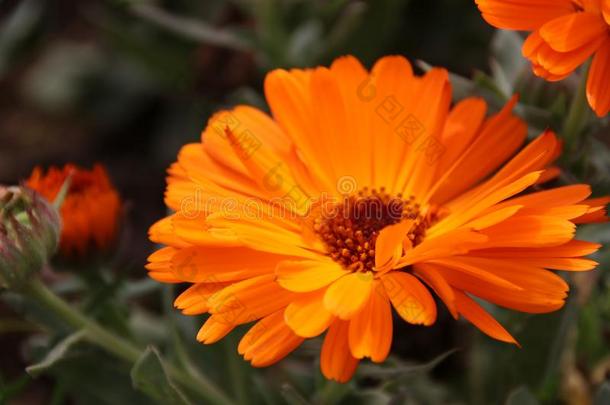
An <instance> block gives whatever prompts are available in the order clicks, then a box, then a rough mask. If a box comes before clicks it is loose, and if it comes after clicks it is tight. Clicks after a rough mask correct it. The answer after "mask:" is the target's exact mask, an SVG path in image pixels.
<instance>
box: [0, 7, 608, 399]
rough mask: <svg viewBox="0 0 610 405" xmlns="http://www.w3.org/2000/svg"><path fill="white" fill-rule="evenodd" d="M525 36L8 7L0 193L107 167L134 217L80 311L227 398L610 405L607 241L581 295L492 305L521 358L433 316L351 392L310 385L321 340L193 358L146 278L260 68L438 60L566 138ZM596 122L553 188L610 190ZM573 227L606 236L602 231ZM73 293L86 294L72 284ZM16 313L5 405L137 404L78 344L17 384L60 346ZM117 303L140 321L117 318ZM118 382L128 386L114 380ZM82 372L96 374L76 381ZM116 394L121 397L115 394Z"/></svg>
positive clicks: (536, 127)
mask: <svg viewBox="0 0 610 405" xmlns="http://www.w3.org/2000/svg"><path fill="white" fill-rule="evenodd" d="M521 42H522V38H521V37H520V36H519V35H518V34H514V33H496V32H495V31H494V29H493V28H491V27H490V26H488V25H487V24H486V23H485V22H484V21H483V19H482V18H481V16H480V14H479V12H478V10H477V8H476V6H475V5H474V2H473V1H470V0H468V1H455V0H438V1H423V0H411V1H409V0H377V1H360V0H326V1H323V0H224V1H221V0H206V1H186V0H171V1H169V0H167V1H142V0H134V1H129V0H107V1H100V0H98V1H96V0H82V1H79V2H74V1H66V0H55V1H44V0H0V184H15V183H18V182H20V181H22V180H23V179H25V178H27V177H28V176H29V174H30V173H31V171H32V169H33V167H34V166H37V165H41V166H43V167H47V166H49V165H63V164H64V163H67V162H74V163H77V164H80V165H83V166H86V167H90V166H91V165H92V164H93V163H95V162H101V163H103V164H104V165H105V166H106V167H107V168H108V171H109V173H110V176H111V178H112V180H113V182H114V183H115V185H116V187H117V188H118V189H119V191H120V193H121V195H122V198H123V199H124V201H125V202H126V204H127V211H126V214H125V229H124V235H123V236H122V240H121V246H120V249H119V250H120V251H119V253H118V254H117V256H118V258H115V259H116V260H114V263H120V265H117V266H114V267H113V268H112V269H110V270H109V272H108V273H109V275H108V276H107V277H106V278H102V279H101V280H97V279H96V280H95V282H96V283H99V285H98V287H99V288H100V291H98V293H99V295H98V296H96V299H95V300H93V301H92V302H90V303H89V304H88V305H90V307H91V308H92V311H94V310H95V311H98V312H100V314H101V315H100V319H106V321H107V322H109V324H112V325H114V324H113V322H115V321H116V322H118V323H117V325H119V326H116V327H117V328H120V327H123V326H120V325H123V323H124V327H125V328H131V329H130V330H140V331H142V330H144V332H142V333H148V334H149V336H153V340H154V341H156V342H158V344H159V345H160V346H162V345H163V344H164V343H167V342H168V341H171V340H172V339H178V338H180V339H182V340H183V341H184V342H186V343H185V345H187V346H188V348H187V349H185V350H188V351H190V353H195V354H191V356H194V357H193V358H196V359H200V360H199V361H197V364H196V365H197V366H198V367H201V368H203V369H204V370H205V369H206V368H208V369H209V368H210V367H209V366H208V365H209V364H220V365H219V366H214V367H212V368H214V369H215V370H212V374H213V378H215V380H216V381H217V382H218V383H219V384H220V385H223V386H225V387H227V390H228V392H232V390H234V389H237V388H235V387H236V386H239V384H237V383H236V380H235V379H234V378H238V379H241V380H240V381H246V383H244V385H247V386H248V387H247V388H243V387H242V388H243V389H245V391H243V393H241V394H239V393H238V394H236V395H245V396H244V398H249V399H250V400H251V402H252V403H285V402H291V401H297V402H294V403H299V402H298V401H300V400H301V399H303V400H305V401H306V402H309V401H312V402H316V401H317V402H318V403H335V402H341V401H343V402H345V403H353V401H356V400H358V401H362V402H363V403H380V404H381V403H397V404H398V403H452V404H453V403H456V404H457V403H473V404H487V403H505V402H510V403H515V404H517V403H519V404H529V403H537V401H539V402H540V403H545V404H552V403H573V404H589V403H593V402H595V401H598V403H599V404H602V403H603V404H609V403H610V389H608V388H607V387H606V388H604V385H603V383H604V381H605V380H606V379H607V378H608V377H609V374H610V357H609V356H610V295H608V291H609V290H610V276H609V275H608V272H607V264H608V263H609V261H610V254H609V252H608V249H607V248H606V249H604V250H602V251H601V253H599V254H598V256H597V259H598V260H600V261H601V262H602V265H601V266H600V268H599V270H598V271H597V272H594V273H591V274H582V275H578V277H576V278H574V279H572V280H570V281H571V284H572V285H573V289H574V291H573V294H572V296H571V299H570V301H569V302H568V304H567V305H566V308H565V309H564V310H563V311H561V312H558V313H555V314H550V315H537V316H528V315H523V314H511V313H508V312H504V311H497V312H496V313H495V314H497V316H498V317H499V319H500V320H502V321H503V322H504V324H505V325H506V326H507V328H508V329H509V330H510V331H511V332H513V333H514V334H515V335H516V337H517V339H518V340H519V341H520V342H521V344H522V345H523V348H522V349H518V348H514V347H510V346H508V345H504V344H501V343H497V342H494V341H491V340H490V339H488V338H487V337H485V336H482V335H481V334H480V333H479V332H478V331H476V330H475V329H474V328H472V327H470V326H468V325H465V324H463V323H461V322H459V323H458V322H454V321H453V320H452V319H450V317H449V316H448V314H447V313H446V311H445V310H444V308H443V309H442V310H441V313H440V319H439V322H438V324H437V325H436V326H435V327H434V328H429V329H422V328H416V327H408V326H407V325H405V324H404V323H402V322H399V323H397V324H400V325H401V326H400V327H398V328H397V330H396V332H395V339H394V347H393V349H392V352H393V353H394V358H393V359H392V360H391V361H390V362H389V366H388V367H385V368H379V367H372V366H371V367H368V368H367V367H363V370H362V371H361V374H360V378H359V379H358V382H352V383H350V384H348V385H347V386H342V387H340V388H337V387H334V386H332V385H328V384H326V383H324V382H323V381H322V380H321V378H320V376H319V372H318V370H317V364H316V363H315V361H314V360H313V358H314V357H315V356H314V355H313V353H315V350H316V349H315V345H316V343H315V342H313V343H312V344H311V345H309V346H307V345H306V347H305V348H304V349H302V350H300V351H299V352H298V353H297V354H296V355H294V356H291V359H289V360H286V361H284V362H283V363H282V365H281V366H278V367H276V368H272V369H271V370H267V371H253V370H250V369H249V366H247V365H245V363H243V362H241V360H239V359H238V358H237V356H236V355H235V354H234V353H232V352H231V350H234V347H235V346H234V345H235V341H236V339H237V338H238V337H237V336H234V337H233V338H232V339H229V340H230V342H228V343H227V344H226V347H225V346H224V345H225V344H218V345H216V346H214V347H213V348H203V347H200V346H199V345H197V344H196V343H195V342H194V332H193V330H192V328H194V327H195V326H196V325H197V324H200V323H201V319H195V320H192V319H187V318H185V317H183V316H181V315H179V314H177V313H173V311H172V310H171V305H169V307H170V310H169V311H168V310H167V306H168V305H165V304H167V303H168V302H171V297H172V296H173V294H174V293H173V292H172V291H170V290H161V289H160V288H159V287H158V286H154V285H151V284H147V280H146V278H145V271H144V268H143V265H144V263H145V260H146V256H147V255H148V254H149V253H150V252H151V251H152V249H153V246H152V244H151V243H150V242H148V240H147V237H146V233H147V229H148V227H149V226H150V225H151V224H152V223H154V222H155V221H156V220H157V219H159V218H161V217H162V216H164V215H165V213H166V211H165V210H166V209H165V206H164V204H163V200H162V195H163V191H164V187H165V182H164V178H165V170H166V168H167V167H168V166H169V164H170V163H172V162H173V161H174V160H175V157H176V154H177V152H178V150H179V148H180V146H181V145H183V144H185V143H188V142H193V141H197V140H198V139H199V134H200V132H201V130H202V129H203V128H204V126H205V124H206V122H207V119H208V118H209V117H210V114H211V113H213V112H214V111H217V110H219V109H221V108H223V107H227V106H232V105H235V104H240V103H246V104H251V105H256V106H259V107H260V108H263V109H266V107H265V101H264V98H263V95H262V91H261V89H262V82H263V79H264V75H265V73H266V72H268V71H269V70H271V69H274V68H277V67H292V66H298V67H305V66H315V65H319V64H328V63H330V62H331V61H332V60H333V59H334V58H335V57H337V56H340V55H344V54H353V55H355V56H357V57H358V58H359V59H360V60H362V61H363V63H364V64H365V65H366V66H369V67H370V66H371V65H372V63H373V62H374V61H375V60H376V59H377V58H379V57H381V56H383V55H387V54H401V55H405V56H407V57H408V58H409V59H410V60H411V61H412V62H414V63H415V62H416V61H419V66H420V67H421V68H422V69H425V67H426V66H427V65H428V64H429V65H438V66H444V67H446V68H448V69H449V70H450V71H451V72H453V73H454V75H453V77H452V79H453V84H454V91H455V93H456V97H461V96H464V95H466V94H479V95H482V96H484V97H485V98H486V99H487V100H488V101H489V102H490V103H491V105H492V106H499V105H501V104H502V103H503V102H505V101H506V99H507V98H508V97H509V96H510V94H512V93H513V92H520V93H521V94H522V98H521V100H522V101H523V103H522V105H520V106H519V109H518V110H517V111H518V113H519V114H521V115H522V116H523V117H524V118H526V119H527V120H528V122H529V123H530V125H531V128H532V135H533V134H535V133H539V131H540V130H542V129H544V128H546V127H547V126H551V127H553V128H554V129H557V130H561V125H562V123H563V117H564V116H565V115H566V111H567V108H568V105H569V100H570V99H571V97H572V95H573V94H574V92H575V89H576V86H577V82H578V78H577V77H572V78H571V79H569V80H566V81H564V82H561V83H555V84H553V85H549V84H546V83H544V82H542V81H540V80H538V79H535V78H533V77H532V76H531V74H530V73H529V69H528V66H527V64H526V63H525V61H524V60H523V59H522V58H521V56H520V52H519V49H520V45H521ZM607 124H608V122H607V121H605V122H604V121H600V120H592V119H591V121H590V123H589V124H587V125H586V126H585V128H584V129H583V134H586V135H582V134H581V135H579V137H578V138H570V139H567V140H566V146H567V151H568V152H567V154H566V157H565V158H564V160H563V163H562V164H563V168H564V169H565V173H564V175H563V176H562V178H561V179H560V180H558V182H559V183H562V182H563V183H565V182H567V183H571V182H576V181H584V182H589V183H592V184H593V186H594V189H595V191H596V195H603V194H604V193H606V194H607V193H609V192H610V185H609V179H608V177H609V176H608V173H609V165H610V158H609V156H610V153H609V152H608V145H609V144H610V130H609V127H608V125H607ZM583 233H584V234H585V235H583V237H587V238H589V240H594V241H600V242H603V243H607V242H608V241H609V240H610V231H609V230H608V228H607V227H604V226H590V227H588V228H586V229H584V230H583ZM119 285H120V287H117V286H119ZM102 287H103V288H102ZM115 287H116V288H115ZM65 288H66V290H67V291H68V293H72V294H76V295H78V294H79V291H80V290H79V288H81V287H78V286H71V285H68V286H66V287H65ZM82 288H85V287H82ZM86 288H90V286H89V287H86ZM117 291H118V292H117ZM164 303H165V304H164ZM20 305H26V304H24V303H18V304H17V305H12V306H11V308H9V306H6V305H3V304H1V303H0V402H1V401H5V402H7V403H15V404H38V403H40V404H43V403H54V404H63V403H114V404H118V403H140V402H141V403H147V399H145V398H143V397H141V396H138V395H137V394H136V393H135V392H132V391H133V389H132V388H131V382H130V380H129V373H128V370H127V372H126V370H115V369H114V368H113V367H112V365H111V364H110V365H107V366H108V368H104V367H106V363H108V362H109V359H106V360H104V361H106V363H104V361H102V360H100V361H99V362H98V361H96V360H93V359H94V358H97V357H87V356H101V357H102V358H103V355H101V354H100V353H90V352H80V353H79V356H75V357H74V358H68V359H66V360H65V361H66V362H67V364H66V366H65V367H62V371H61V372H55V371H53V370H51V371H50V372H49V373H48V374H46V375H45V376H44V377H41V378H38V379H32V378H31V377H30V376H28V375H27V374H25V372H24V368H25V366H26V365H27V364H29V362H30V360H31V359H32V358H35V357H36V356H37V355H36V353H38V352H37V351H36V350H43V349H44V348H45V347H49V346H52V343H53V342H52V341H36V339H34V341H32V337H31V333H32V332H33V331H34V332H36V331H37V329H36V328H34V327H33V326H32V325H31V324H29V323H28V322H27V321H20V320H19V313H20V310H19V308H21V307H20ZM134 306H137V308H139V309H137V310H134V309H133V307H134ZM440 307H441V306H439V308H440ZM15 308H17V309H15ZM100 308H103V310H100ZM108 308H111V309H108ZM127 309H129V311H130V313H135V314H136V316H135V317H136V318H137V319H133V317H131V318H129V319H127V318H126V317H127V315H126V314H127ZM106 310H108V311H109V313H111V314H112V315H108V313H107V312H106ZM138 311H139V312H138ZM164 311H166V312H165V313H164ZM168 312H169V313H168ZM115 317H116V319H114V318H115ZM138 317H139V318H138ZM117 319H118V320H117ZM167 322H169V323H171V325H172V327H171V328H169V330H170V332H167V330H164V329H167V328H166V326H167V324H166V323H167ZM134 325H135V326H134ZM136 326H137V327H136ZM174 326H175V327H176V330H177V331H178V332H176V334H174V333H173V332H171V331H173V328H174ZM189 328H191V329H189ZM195 330H196V329H195ZM168 333H169V336H168ZM176 336H178V337H176ZM26 338H27V342H26V344H24V341H25V340H26ZM155 339H156V340H155ZM39 340H40V339H39ZM231 340H232V341H231ZM317 344H318V345H319V342H318V343H317ZM312 346H314V347H312ZM221 348H222V349H221ZM452 349H458V350H457V351H451V350H452ZM83 350H84V349H83ZM223 350H224V351H223ZM219 353H220V354H219ZM226 353H229V354H226ZM224 354H226V355H227V356H233V357H235V358H236V360H235V361H236V364H237V366H236V367H237V370H238V371H237V373H238V374H230V373H229V372H228V371H227V372H225V371H226V370H225V371H223V367H224V362H223V360H222V355H224ZM169 355H170V356H171V355H172V354H171V353H170V354H169ZM219 356H220V360H219V359H216V360H214V359H215V357H219ZM214 361H215V362H214ZM240 362H241V363H240ZM242 363H243V364H242ZM92 364H96V365H99V367H95V368H96V369H95V370H93V368H94V367H92ZM231 364H232V363H231ZM87 365H88V366H87ZM244 365H245V367H243V366H244ZM286 370H288V371H286ZM208 371H209V370H208ZM233 371H235V370H233ZM117 372H119V373H124V374H125V383H124V385H125V387H122V386H118V385H116V383H115V382H112V383H110V382H107V381H106V379H105V377H106V376H108V375H110V374H113V373H117ZM206 372H207V371H206ZM83 373H85V374H87V373H88V374H89V375H91V376H93V375H95V378H93V377H92V378H89V380H88V382H87V381H86V380H83V381H80V380H79V379H78V378H77V377H78V376H79V375H81V376H82V374H83ZM214 373H216V374H215V375H214ZM98 374H99V375H98ZM236 375H237V377H236ZM227 376H232V377H227ZM253 381H254V382H253ZM320 386H321V388H320ZM75 387H77V388H75ZM312 387H317V388H315V389H313V388H312ZM120 390H125V392H126V393H125V394H124V396H120V395H118V394H117V395H116V396H115V395H113V392H114V393H116V392H120ZM248 390H255V391H256V393H255V394H254V393H252V392H251V391H248ZM324 390H326V391H324ZM259 391H263V393H264V392H265V391H266V395H267V396H268V398H266V399H264V398H263V397H264V395H263V394H261V392H259ZM239 392H242V391H239ZM320 392H322V394H320ZM312 393H313V394H312ZM324 393H326V394H324ZM324 395H327V397H324ZM125 398H129V399H128V400H126V399H125ZM261 398H263V399H261ZM295 398H296V399H295ZM320 398H326V399H325V400H321V399H320ZM274 401H275V402H274ZM528 401H529V402H528ZM599 401H602V402H599ZM605 401H607V402H605Z"/></svg>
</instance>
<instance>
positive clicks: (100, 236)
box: [26, 164, 121, 257]
mask: <svg viewBox="0 0 610 405" xmlns="http://www.w3.org/2000/svg"><path fill="white" fill-rule="evenodd" d="M68 177H70V187H69V189H68V192H67V194H66V197H65V200H64V202H63V205H62V207H61V218H62V231H61V241H60V251H61V253H62V255H64V256H66V257H70V256H83V255H85V254H86V253H87V251H88V250H89V248H91V247H92V246H93V247H95V248H96V249H99V250H104V249H106V248H108V247H109V246H110V245H111V244H112V242H114V240H115V238H116V235H117V232H118V227H119V219H120V218H119V217H120V211H121V200H120V198H119V194H118V192H117V191H116V189H115V188H114V187H113V185H112V183H111V182H110V179H109V178H108V174H107V173H106V170H105V169H104V168H103V167H102V166H101V165H99V164H98V165H95V166H94V167H93V169H92V170H86V169H83V168H80V167H77V166H75V165H73V164H67V165H65V166H64V167H63V168H57V167H51V168H49V170H48V171H47V173H46V174H45V173H44V172H43V170H42V169H41V168H40V167H36V168H35V169H34V170H33V171H32V174H31V176H30V178H29V179H28V180H27V182H26V185H27V186H28V187H30V188H31V189H33V190H36V191H37V192H38V193H40V194H41V195H42V196H44V197H45V198H47V199H48V200H49V201H53V200H55V197H57V194H58V193H59V191H60V189H61V187H62V185H63V184H64V182H65V181H66V179H67V178H68Z"/></svg>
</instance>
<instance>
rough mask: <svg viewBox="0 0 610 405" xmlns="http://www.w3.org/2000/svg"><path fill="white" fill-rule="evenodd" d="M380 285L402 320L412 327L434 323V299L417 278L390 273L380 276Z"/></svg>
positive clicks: (396, 272) (400, 273) (394, 272)
mask: <svg viewBox="0 0 610 405" xmlns="http://www.w3.org/2000/svg"><path fill="white" fill-rule="evenodd" d="M382 284H383V288H384V289H385V292H386V294H387V295H388V297H389V298H390V301H392V305H393V306H394V309H395V310H396V312H398V315H400V316H401V317H402V319H404V320H405V321H407V322H409V323H412V324H414V325H432V324H433V323H434V322H435V321H436V304H435V303H434V299H433V298H432V296H431V295H430V292H429V291H428V290H427V289H426V287H424V286H423V285H422V283H421V282H420V281H419V280H418V279H417V278H415V277H413V276H412V275H410V274H407V273H404V272H401V271H391V272H389V273H387V274H385V275H383V276H382Z"/></svg>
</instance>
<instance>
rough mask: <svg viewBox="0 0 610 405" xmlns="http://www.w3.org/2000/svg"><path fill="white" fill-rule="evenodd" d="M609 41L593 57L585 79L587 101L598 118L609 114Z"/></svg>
mask: <svg viewBox="0 0 610 405" xmlns="http://www.w3.org/2000/svg"><path fill="white" fill-rule="evenodd" d="M608 89H610V39H608V40H606V43H605V44H604V45H602V47H601V48H600V49H599V50H598V51H597V53H596V54H595V56H594V57H593V63H592V64H591V70H590V71H589V77H588V79H587V99H588V100H589V104H591V107H592V108H593V110H594V111H595V113H596V114H597V116H598V117H604V116H606V115H607V114H608V112H610V91H608Z"/></svg>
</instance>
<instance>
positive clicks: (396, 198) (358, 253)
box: [313, 188, 430, 271]
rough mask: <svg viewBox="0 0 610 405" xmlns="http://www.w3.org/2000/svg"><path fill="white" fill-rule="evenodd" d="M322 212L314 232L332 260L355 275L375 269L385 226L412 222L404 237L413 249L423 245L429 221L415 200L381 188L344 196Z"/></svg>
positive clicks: (314, 224) (317, 219) (363, 190)
mask: <svg viewBox="0 0 610 405" xmlns="http://www.w3.org/2000/svg"><path fill="white" fill-rule="evenodd" d="M323 207H324V206H323ZM325 208H326V209H320V212H319V214H318V215H317V217H316V218H315V219H314V223H313V228H314V232H315V233H316V234H317V235H318V237H319V238H320V239H321V240H322V242H323V243H324V245H325V246H326V249H327V252H328V255H329V256H330V257H331V258H332V259H333V260H335V261H336V262H338V263H340V264H341V265H342V266H343V267H345V268H347V269H350V270H354V271H369V270H373V269H374V267H375V243H376V241H377V237H378V236H379V232H381V230H382V229H383V228H385V227H386V226H389V225H393V224H397V223H398V222H400V221H402V220H405V219H411V220H414V221H415V225H414V226H413V227H412V229H411V232H410V233H409V234H408V235H407V236H408V238H409V239H410V240H411V243H412V244H413V245H414V246H415V245H417V244H419V243H420V242H421V241H422V239H423V237H424V235H425V231H426V228H427V227H428V226H429V224H430V217H429V216H427V215H422V213H421V210H420V206H419V204H418V203H416V202H415V198H414V197H412V196H410V197H408V198H404V197H402V196H401V195H400V194H397V195H390V194H388V193H386V192H385V190H384V188H381V189H380V190H376V189H368V188H364V189H362V190H360V191H359V192H358V193H356V194H352V195H349V196H345V197H344V198H343V201H342V202H341V203H338V204H330V205H328V206H326V207H325Z"/></svg>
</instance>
